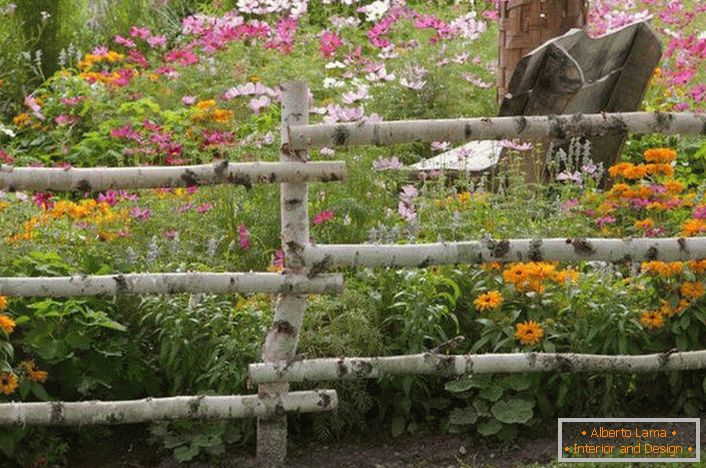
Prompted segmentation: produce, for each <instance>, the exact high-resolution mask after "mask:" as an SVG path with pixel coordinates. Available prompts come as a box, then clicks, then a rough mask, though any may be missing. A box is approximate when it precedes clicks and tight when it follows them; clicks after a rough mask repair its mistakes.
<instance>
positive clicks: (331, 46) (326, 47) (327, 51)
mask: <svg viewBox="0 0 706 468" xmlns="http://www.w3.org/2000/svg"><path fill="white" fill-rule="evenodd" d="M342 45H343V40H342V39H341V38H340V37H338V35H337V34H336V33H335V32H331V31H324V32H323V33H322V34H321V37H320V38H319V51H321V55H322V56H323V57H333V56H334V55H336V51H337V50H338V49H339V47H341V46H342Z"/></svg>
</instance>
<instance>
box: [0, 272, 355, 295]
mask: <svg viewBox="0 0 706 468" xmlns="http://www.w3.org/2000/svg"><path fill="white" fill-rule="evenodd" d="M185 292H190V293H209V294H226V293H236V292H239V293H244V294H247V293H258V292H259V293H270V294H279V293H282V294H304V293H311V294H338V293H341V292H343V276H342V275H338V274H332V275H320V276H317V277H315V278H311V279H309V278H307V277H306V276H293V275H281V274H279V273H136V274H118V275H100V276H64V277H38V278H28V277H21V278H20V277H18V278H14V277H5V278H0V295H5V296H15V297H43V296H52V297H72V296H102V295H109V296H115V295H118V294H124V293H131V294H176V293H185Z"/></svg>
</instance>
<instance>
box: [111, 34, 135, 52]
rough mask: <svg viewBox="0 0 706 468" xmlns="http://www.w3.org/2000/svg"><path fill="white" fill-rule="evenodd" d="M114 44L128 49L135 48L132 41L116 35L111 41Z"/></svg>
mask: <svg viewBox="0 0 706 468" xmlns="http://www.w3.org/2000/svg"><path fill="white" fill-rule="evenodd" d="M113 40H114V41H115V43H116V44H119V45H122V46H125V47H127V48H128V49H134V48H135V47H137V46H136V44H135V42H134V41H133V40H132V39H128V38H126V37H123V36H121V35H119V34H118V35H116V36H115V38H114V39H113Z"/></svg>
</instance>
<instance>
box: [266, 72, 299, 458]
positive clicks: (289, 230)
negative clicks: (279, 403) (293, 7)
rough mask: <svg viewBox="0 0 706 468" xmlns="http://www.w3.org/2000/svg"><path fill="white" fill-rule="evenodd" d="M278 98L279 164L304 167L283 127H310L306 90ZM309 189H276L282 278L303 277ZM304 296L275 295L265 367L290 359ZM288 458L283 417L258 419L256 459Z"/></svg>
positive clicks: (295, 85)
mask: <svg viewBox="0 0 706 468" xmlns="http://www.w3.org/2000/svg"><path fill="white" fill-rule="evenodd" d="M280 92H281V98H282V128H281V146H280V161H282V162H306V161H308V159H309V155H308V152H307V151H306V150H298V151H293V150H290V138H289V132H288V131H287V127H288V126H290V125H305V124H308V123H309V105H308V87H307V85H306V83H304V82H300V81H290V82H285V83H283V84H282V85H281V86H280ZM307 192H308V187H307V184H306V183H305V182H304V183H282V184H281V185H280V212H281V213H280V217H281V237H282V250H283V251H284V267H285V270H284V274H285V275H302V274H304V273H305V272H304V262H303V258H302V253H303V251H304V247H305V246H306V245H307V244H308V243H309V213H308V193H307ZM305 311H306V296H305V295H298V294H297V295H295V294H280V295H279V296H278V297H277V303H276V305H275V316H274V321H273V324H272V328H270V330H269V332H268V333H267V336H266V337H265V344H264V346H263V349H262V359H263V361H264V362H272V361H281V360H289V359H292V358H293V357H294V355H295V352H296V349H297V342H298V341H299V330H300V328H301V326H302V322H303V321H304V313H305ZM288 391H289V384H288V383H275V384H267V385H260V386H259V387H258V394H259V395H260V396H261V397H275V398H277V397H279V396H281V395H284V394H286V393H287V392H288ZM286 456H287V416H286V414H282V415H279V416H272V417H264V418H259V419H258V421H257V457H258V461H259V462H260V463H261V464H262V466H281V465H282V464H284V460H285V457H286Z"/></svg>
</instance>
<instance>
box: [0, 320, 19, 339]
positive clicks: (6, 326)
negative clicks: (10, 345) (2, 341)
mask: <svg viewBox="0 0 706 468" xmlns="http://www.w3.org/2000/svg"><path fill="white" fill-rule="evenodd" d="M14 329H15V321H14V320H12V319H11V318H10V317H8V316H7V315H0V330H5V333H7V334H8V335H9V334H10V333H12V331H13V330H14Z"/></svg>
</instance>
